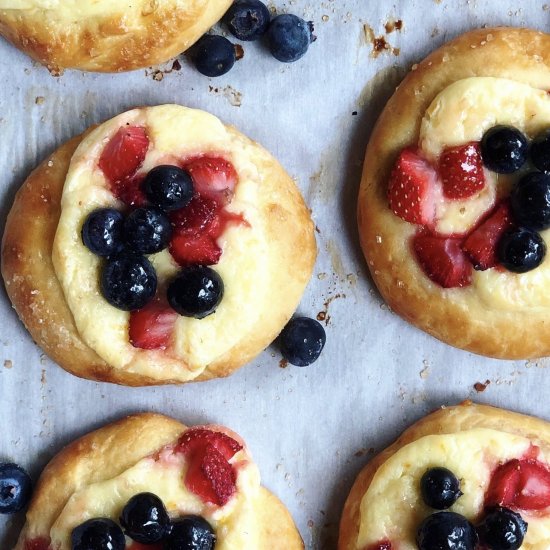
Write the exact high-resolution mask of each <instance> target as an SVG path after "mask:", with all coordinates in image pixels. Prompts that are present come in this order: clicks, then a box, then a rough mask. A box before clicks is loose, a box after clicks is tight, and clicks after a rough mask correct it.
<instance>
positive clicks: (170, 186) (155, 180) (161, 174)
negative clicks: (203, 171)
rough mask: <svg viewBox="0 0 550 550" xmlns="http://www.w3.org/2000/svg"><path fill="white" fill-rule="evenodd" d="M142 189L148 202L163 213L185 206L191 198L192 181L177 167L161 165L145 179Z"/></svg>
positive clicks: (186, 173)
mask: <svg viewBox="0 0 550 550" xmlns="http://www.w3.org/2000/svg"><path fill="white" fill-rule="evenodd" d="M143 189H144V191H145V195H146V196H147V198H148V199H149V201H150V202H151V203H152V204H154V205H156V206H158V207H159V208H161V209H162V210H165V211H170V210H177V209H178V208H183V207H184V206H187V205H188V204H189V202H191V199H192V198H193V192H194V190H193V180H192V179H191V176H190V175H189V173H188V172H186V171H185V170H182V169H181V168H178V167H177V166H169V165H161V166H156V167H155V168H153V169H152V170H151V171H150V172H149V173H148V174H147V176H146V177H145V180H144V182H143Z"/></svg>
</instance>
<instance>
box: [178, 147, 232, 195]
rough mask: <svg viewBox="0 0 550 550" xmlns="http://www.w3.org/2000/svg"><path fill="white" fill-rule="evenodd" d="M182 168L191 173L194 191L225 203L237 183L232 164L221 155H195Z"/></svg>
mask: <svg viewBox="0 0 550 550" xmlns="http://www.w3.org/2000/svg"><path fill="white" fill-rule="evenodd" d="M183 168H184V169H185V170H187V171H188V172H189V174H191V178H192V179H193V185H194V187H195V191H196V192H197V193H199V194H200V195H201V196H202V197H205V198H208V199H212V200H216V201H219V202H220V203H222V204H227V203H228V202H229V201H230V200H231V197H232V196H233V192H234V191H235V186H236V185H237V179H238V176H237V172H236V170H235V168H234V167H233V165H232V164H231V163H230V162H229V161H227V160H225V159H223V158H221V157H208V156H207V157H197V158H194V159H191V160H189V161H187V162H186V163H185V164H184V166H183Z"/></svg>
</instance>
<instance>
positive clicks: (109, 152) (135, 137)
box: [99, 126, 149, 185]
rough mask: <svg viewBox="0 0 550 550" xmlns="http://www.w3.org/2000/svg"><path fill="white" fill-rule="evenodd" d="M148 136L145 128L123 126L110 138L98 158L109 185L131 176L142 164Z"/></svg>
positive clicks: (147, 144) (147, 146) (147, 145)
mask: <svg viewBox="0 0 550 550" xmlns="http://www.w3.org/2000/svg"><path fill="white" fill-rule="evenodd" d="M148 148H149V138H148V137H147V133H146V132H145V128H142V127H140V126H123V127H122V128H120V129H119V130H118V132H117V133H116V134H115V135H114V136H113V137H112V138H111V140H110V141H109V143H107V145H106V146H105V148H104V149H103V152H102V153H101V157H100V158H99V167H100V168H101V170H103V173H104V174H105V177H106V178H107V179H108V180H109V182H110V183H111V185H113V184H116V183H118V182H120V181H122V180H125V179H127V178H130V177H132V176H133V175H134V174H135V173H136V172H137V170H138V168H139V167H140V166H141V165H142V164H143V161H144V160H145V155H146V154H147V149H148Z"/></svg>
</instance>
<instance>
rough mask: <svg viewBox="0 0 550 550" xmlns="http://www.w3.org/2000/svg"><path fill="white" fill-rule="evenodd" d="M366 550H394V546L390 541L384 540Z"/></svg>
mask: <svg viewBox="0 0 550 550" xmlns="http://www.w3.org/2000/svg"><path fill="white" fill-rule="evenodd" d="M366 550H392V544H391V542H390V541H389V540H382V541H380V542H375V543H374V544H371V545H370V546H367V548H366Z"/></svg>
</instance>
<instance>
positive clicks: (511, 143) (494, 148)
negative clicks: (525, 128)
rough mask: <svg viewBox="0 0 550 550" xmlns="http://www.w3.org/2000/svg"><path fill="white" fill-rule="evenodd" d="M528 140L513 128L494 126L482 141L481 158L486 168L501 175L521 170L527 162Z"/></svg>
mask: <svg viewBox="0 0 550 550" xmlns="http://www.w3.org/2000/svg"><path fill="white" fill-rule="evenodd" d="M528 152H529V143H528V141H527V138H526V137H525V136H524V135H523V134H522V133H521V132H520V131H519V130H517V129H516V128H513V127H511V126H494V127H493V128H491V129H490V130H488V131H487V132H485V135H484V136H483V139H482V140H481V156H482V158H483V163H484V164H485V166H486V167H487V168H488V169H489V170H492V171H493V172H497V173H499V174H511V173H513V172H516V171H517V170H519V169H520V168H521V167H522V166H523V165H524V164H525V161H526V160H527V155H528Z"/></svg>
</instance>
